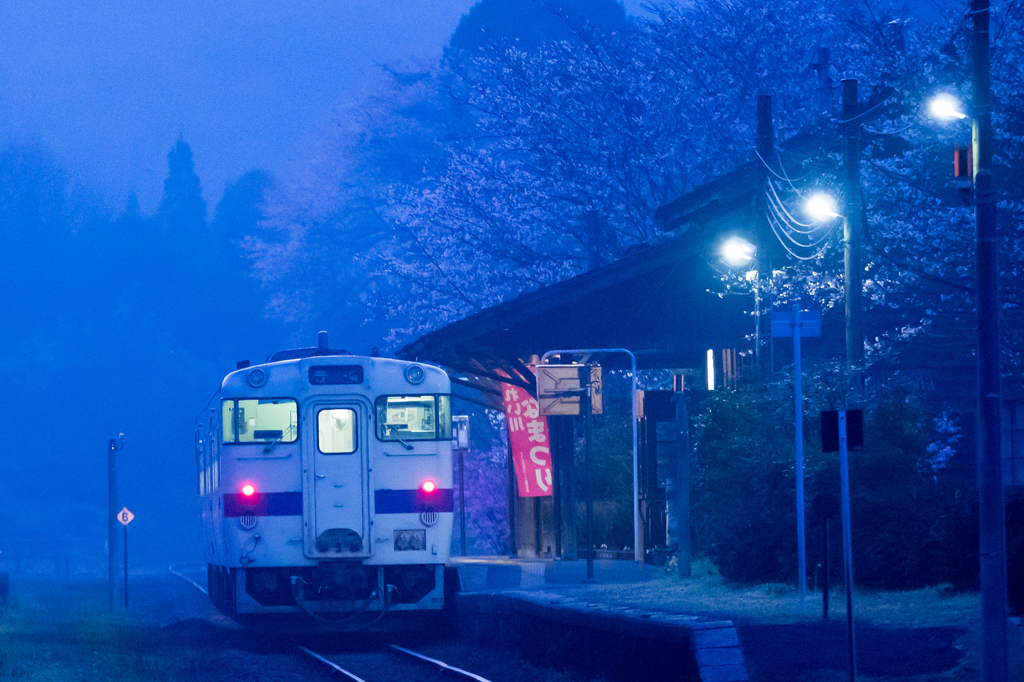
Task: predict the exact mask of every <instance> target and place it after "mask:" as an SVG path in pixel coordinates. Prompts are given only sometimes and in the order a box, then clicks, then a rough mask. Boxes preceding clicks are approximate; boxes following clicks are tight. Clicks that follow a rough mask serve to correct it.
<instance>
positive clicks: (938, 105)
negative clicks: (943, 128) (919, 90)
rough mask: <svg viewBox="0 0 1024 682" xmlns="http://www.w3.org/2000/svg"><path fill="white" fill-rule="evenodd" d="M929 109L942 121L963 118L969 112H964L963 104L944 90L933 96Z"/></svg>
mask: <svg viewBox="0 0 1024 682" xmlns="http://www.w3.org/2000/svg"><path fill="white" fill-rule="evenodd" d="M928 111H929V112H930V113H931V115H932V116H934V117H935V118H937V119H939V120H942V121H952V120H963V119H965V118H967V114H965V113H964V112H963V104H962V103H961V102H960V100H958V99H957V98H956V97H954V96H953V95H950V94H949V93H946V92H943V93H940V94H938V95H935V97H933V98H932V100H931V102H929V104H928Z"/></svg>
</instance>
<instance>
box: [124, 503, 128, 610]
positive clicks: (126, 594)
mask: <svg viewBox="0 0 1024 682" xmlns="http://www.w3.org/2000/svg"><path fill="white" fill-rule="evenodd" d="M124 610H125V613H127V612H128V524H127V523H126V524H124Z"/></svg>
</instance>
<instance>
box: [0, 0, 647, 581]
mask: <svg viewBox="0 0 1024 682" xmlns="http://www.w3.org/2000/svg"><path fill="white" fill-rule="evenodd" d="M473 4H474V3H473V1H472V0H457V1H456V0H453V1H439V0H391V1H386V2H385V1H381V0H373V1H368V0H367V1H363V0H345V1H344V2H338V1H335V0H299V1H296V2H288V3H272V4H269V5H268V4H267V3H257V2H247V1H244V0H230V1H227V2H216V3H209V2H188V1H186V2H181V3H172V4H170V5H168V4H166V3H154V2H148V1H147V2H136V1H128V0H105V1H103V2H76V1H72V2H66V1H61V2H57V1H50V0H43V1H41V2H31V3H30V2H21V1H15V2H5V3H0V25H3V26H4V27H5V28H4V36H3V39H2V40H0V230H2V232H3V241H2V247H0V248H2V253H3V267H2V269H0V287H2V289H3V300H4V302H5V303H4V305H3V307H2V309H0V368H2V369H0V376H3V378H4V385H5V388H6V390H5V391H3V394H2V397H0V410H2V413H3V414H4V415H6V419H7V423H8V424H9V427H10V434H9V437H8V438H6V439H5V442H4V444H3V446H2V448H3V450H2V453H3V454H2V457H0V552H2V554H0V558H2V559H4V560H7V561H10V560H13V559H14V558H15V557H18V556H20V557H22V558H23V559H24V560H25V561H26V562H27V563H26V566H28V565H36V564H39V562H45V563H46V564H48V566H47V569H46V570H52V566H53V563H51V562H60V563H63V562H64V561H65V559H66V560H67V561H68V562H69V563H70V565H71V568H72V570H73V571H78V570H102V569H103V567H104V563H103V562H104V559H103V557H104V554H103V553H104V542H105V540H106V509H107V502H106V495H107V485H106V483H107V479H106V446H107V441H108V439H110V438H114V437H117V434H118V433H120V432H123V433H124V434H125V446H124V449H123V451H121V452H120V453H119V454H118V465H117V466H118V477H119V507H120V506H127V507H128V508H129V509H130V510H131V511H132V512H133V513H134V514H135V520H134V521H133V522H132V524H131V526H130V528H129V535H130V540H129V552H130V559H131V560H132V562H133V564H134V563H135V562H138V563H139V564H146V563H151V562H167V561H184V560H197V559H199V558H200V556H201V555H200V552H199V549H198V545H197V543H196V540H197V538H198V537H199V535H198V521H197V518H196V517H197V505H196V484H195V463H194V451H193V427H192V424H193V419H194V418H195V416H196V415H197V414H198V413H199V412H200V411H201V410H202V409H203V406H204V405H205V404H206V403H207V400H208V399H209V398H210V396H211V395H212V394H213V393H214V391H215V390H216V388H217V387H218V385H219V382H220V380H221V378H222V377H223V375H224V374H225V373H227V372H229V371H231V370H233V369H234V367H235V362H236V361H238V360H242V359H251V360H253V361H254V362H256V361H260V360H263V359H265V358H266V356H268V355H269V354H271V353H273V352H275V351H277V350H280V349H282V348H287V347H297V346H309V345H313V344H314V343H315V333H316V331H317V330H319V329H326V330H328V331H329V332H330V335H331V336H330V338H331V343H332V346H333V347H341V348H346V349H349V350H351V351H353V352H356V353H368V352H369V350H370V348H371V347H373V346H380V347H384V346H385V345H386V344H385V343H383V342H382V340H381V338H382V335H383V333H384V332H385V331H386V326H378V327H372V326H371V327H367V326H365V325H363V324H362V318H361V317H360V316H355V315H352V314H350V312H351V311H348V312H347V311H345V310H338V309H333V310H332V309H321V310H317V311H315V312H314V313H313V314H306V315H304V316H303V317H302V319H301V320H299V319H297V318H292V319H288V316H287V315H284V316H282V315H278V316H276V317H273V318H268V317H267V316H266V314H265V308H266V305H267V301H266V298H265V295H264V292H263V291H262V290H261V289H260V287H259V285H258V284H257V283H255V282H254V281H253V279H252V277H251V276H250V263H249V261H248V260H247V258H246V256H245V254H244V253H242V250H241V249H240V248H239V246H238V240H240V239H242V238H244V237H245V236H246V235H248V234H250V233H251V232H252V230H253V228H254V225H255V224H256V223H257V222H258V221H259V220H261V219H262V218H263V217H264V216H263V215H262V214H261V206H262V204H263V201H264V199H265V194H266V191H267V190H268V188H269V187H271V186H272V185H273V184H274V183H275V182H276V181H277V180H278V179H279V178H282V177H288V176H289V175H291V174H295V173H298V172H300V171H298V170H296V169H297V168H301V166H302V164H303V163H304V162H308V160H309V158H310V157H311V156H315V154H316V147H317V145H318V144H319V140H321V139H322V138H323V137H324V136H325V134H326V132H328V131H329V130H330V129H331V128H332V127H334V126H336V125H337V121H336V118H337V114H338V111H339V110H342V109H344V108H345V107H346V106H349V105H350V104H351V103H352V102H353V101H356V100H358V99H359V98H364V97H366V96H368V94H372V93H373V91H374V88H376V86H377V82H378V80H379V79H380V74H381V73H382V69H383V68H385V67H387V68H395V67H399V66H401V65H402V64H409V63H412V64H421V65H422V64H427V65H429V64H430V63H432V62H434V63H436V61H437V60H438V59H439V57H440V56H441V54H442V52H443V50H444V49H445V48H446V46H447V45H448V41H449V38H450V37H451V35H452V34H453V32H454V31H455V29H456V27H457V26H458V23H459V21H460V18H461V17H462V16H463V14H464V13H466V12H467V11H468V10H469V9H470V7H471V6H472V5H473ZM637 10H638V11H639V9H638V8H637ZM172 226H173V229H172ZM306 312H307V313H308V312H309V311H306Z"/></svg>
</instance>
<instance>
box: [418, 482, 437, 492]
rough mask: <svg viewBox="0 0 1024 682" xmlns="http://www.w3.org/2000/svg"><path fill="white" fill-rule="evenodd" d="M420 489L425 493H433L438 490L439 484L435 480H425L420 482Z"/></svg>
mask: <svg viewBox="0 0 1024 682" xmlns="http://www.w3.org/2000/svg"><path fill="white" fill-rule="evenodd" d="M420 490H422V491H423V492H425V493H432V492H434V491H435V490H437V484H436V483H434V482H433V481H423V483H421V484H420Z"/></svg>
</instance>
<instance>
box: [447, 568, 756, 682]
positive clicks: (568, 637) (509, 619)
mask: <svg viewBox="0 0 1024 682" xmlns="http://www.w3.org/2000/svg"><path fill="white" fill-rule="evenodd" d="M449 565H450V566H454V567H456V568H457V569H458V571H459V579H460V582H461V591H460V592H459V594H458V595H456V601H455V611H456V614H457V621H458V623H459V631H460V634H461V635H462V636H463V637H465V638H467V639H471V640H477V641H483V642H489V643H492V644H497V645H500V646H505V647H508V648H512V649H515V650H519V651H522V650H524V649H525V650H529V651H531V652H537V651H547V652H550V651H558V652H559V654H558V656H557V657H555V658H554V659H552V660H551V661H548V662H550V663H558V662H562V663H565V662H567V661H570V660H571V661H572V662H573V665H575V666H576V667H579V668H581V669H585V670H589V671H590V672H592V673H594V674H600V675H602V676H607V677H608V678H610V679H613V680H634V679H651V680H685V681H686V682H698V681H699V682H746V680H748V677H747V672H746V668H745V665H744V659H743V652H742V650H741V648H740V642H739V638H738V636H737V632H736V628H735V626H734V624H733V622H732V621H731V620H728V619H724V618H721V617H716V616H710V617H709V616H706V615H691V614H686V613H681V612H678V611H675V612H673V611H670V610H666V609H664V608H659V607H660V606H661V605H660V604H657V603H647V604H642V605H633V604H625V603H623V601H629V599H628V596H627V595H630V594H633V595H634V596H635V594H636V591H637V590H638V589H639V588H640V587H641V584H643V585H647V584H651V585H654V584H657V583H658V582H661V583H664V582H665V580H666V578H665V569H664V568H663V567H662V568H659V567H655V566H650V565H644V564H641V563H638V562H636V561H628V560H620V559H595V560H594V579H593V580H592V581H590V580H587V562H586V560H575V561H562V560H552V559H533V558H511V557H454V558H452V559H451V560H449ZM597 586H604V587H605V588H612V589H613V590H615V593H613V594H612V595H608V594H603V595H600V596H597V595H591V594H587V588H588V587H597ZM581 588H582V590H583V591H582V592H581V591H580V589H581Z"/></svg>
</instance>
